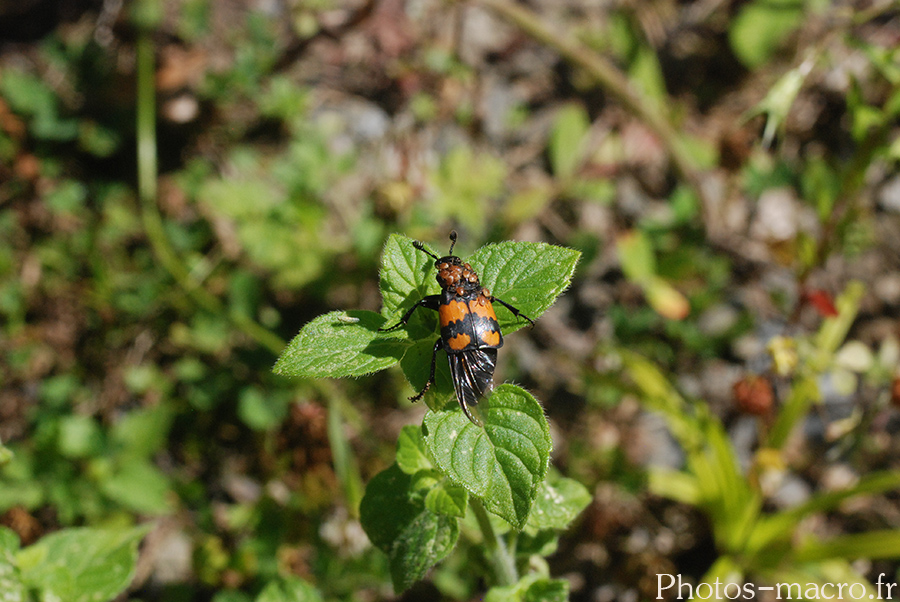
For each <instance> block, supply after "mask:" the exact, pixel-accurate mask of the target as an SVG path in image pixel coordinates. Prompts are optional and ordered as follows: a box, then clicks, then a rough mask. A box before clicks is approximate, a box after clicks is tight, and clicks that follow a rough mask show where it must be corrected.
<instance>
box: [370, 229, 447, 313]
mask: <svg viewBox="0 0 900 602" xmlns="http://www.w3.org/2000/svg"><path fill="white" fill-rule="evenodd" d="M412 243H413V241H412V239H410V238H406V237H405V236H400V235H399V234H391V235H390V236H389V237H388V239H387V242H386V243H385V245H384V252H383V253H382V255H381V280H380V286H381V296H382V299H383V300H384V301H383V302H384V305H383V308H382V310H381V315H383V316H384V317H386V318H388V319H389V320H390V324H389V325H393V324H395V323H396V321H397V320H398V319H399V318H400V317H401V316H402V315H403V313H404V312H406V311H407V310H408V309H409V308H410V307H412V305H413V304H414V303H415V302H416V301H419V300H420V299H421V298H422V297H425V296H427V295H433V294H435V293H437V292H438V291H439V290H440V289H439V287H438V285H437V282H436V281H435V279H434V274H435V272H434V260H433V259H432V258H431V257H429V256H428V255H427V254H426V253H423V252H422V251H420V250H418V249H417V248H415V247H414V246H413V244H412ZM448 244H449V240H448ZM426 248H428V249H429V250H430V251H431V252H432V253H434V254H435V255H437V256H438V257H442V256H443V255H444V253H442V252H435V250H434V249H432V248H431V247H430V246H426ZM426 311H427V310H426Z"/></svg>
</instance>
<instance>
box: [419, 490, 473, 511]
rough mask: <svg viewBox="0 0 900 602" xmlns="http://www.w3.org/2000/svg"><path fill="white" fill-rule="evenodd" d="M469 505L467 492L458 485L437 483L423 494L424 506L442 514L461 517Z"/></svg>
mask: <svg viewBox="0 0 900 602" xmlns="http://www.w3.org/2000/svg"><path fill="white" fill-rule="evenodd" d="M468 505H469V494H468V492H466V490H465V489H464V488H462V487H460V486H459V485H455V484H453V483H450V482H446V481H445V482H443V483H438V484H437V485H435V486H434V487H433V488H432V489H431V490H430V491H429V492H428V494H427V495H426V496H425V507H426V508H428V509H429V510H431V511H432V512H434V513H435V514H441V515H444V516H454V517H456V518H463V517H465V515H466V508H467V507H468Z"/></svg>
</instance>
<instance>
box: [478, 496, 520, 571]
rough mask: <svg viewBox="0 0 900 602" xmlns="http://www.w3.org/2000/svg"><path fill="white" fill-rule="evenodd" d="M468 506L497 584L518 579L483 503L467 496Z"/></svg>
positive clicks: (508, 554) (513, 563) (511, 561)
mask: <svg viewBox="0 0 900 602" xmlns="http://www.w3.org/2000/svg"><path fill="white" fill-rule="evenodd" d="M469 506H470V507H471V508H472V512H474V513H475V519H476V520H477V521H478V526H479V527H480V528H481V535H482V537H484V547H485V548H486V549H487V553H488V556H489V558H490V561H491V564H492V565H493V568H494V577H495V578H496V579H497V585H513V584H515V583H516V582H518V580H519V574H518V571H516V561H515V558H513V556H512V554H510V553H509V550H508V549H507V548H506V544H505V543H504V542H503V540H502V539H501V538H499V537H497V533H496V532H494V527H493V525H491V518H490V517H489V516H488V513H487V510H485V509H484V505H483V504H482V503H481V500H479V499H478V498H476V497H470V498H469Z"/></svg>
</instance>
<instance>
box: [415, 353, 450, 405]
mask: <svg viewBox="0 0 900 602" xmlns="http://www.w3.org/2000/svg"><path fill="white" fill-rule="evenodd" d="M441 347H443V342H442V341H441V339H438V340H436V341H435V342H434V349H432V350H431V372H430V373H429V374H428V381H427V382H426V383H425V387H424V388H423V389H422V390H421V391H419V392H418V393H416V394H415V395H413V396H412V397H410V398H409V400H410V401H419V400H420V399H422V396H423V395H425V392H426V391H428V389H429V388H430V387H431V385H432V384H434V367H435V361H436V360H437V352H438V350H439V349H440V348H441Z"/></svg>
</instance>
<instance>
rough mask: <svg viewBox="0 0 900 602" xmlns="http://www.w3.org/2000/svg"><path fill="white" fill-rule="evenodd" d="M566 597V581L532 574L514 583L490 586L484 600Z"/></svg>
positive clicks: (560, 600) (546, 601) (558, 600)
mask: <svg viewBox="0 0 900 602" xmlns="http://www.w3.org/2000/svg"><path fill="white" fill-rule="evenodd" d="M568 599H569V583H568V581H565V580H563V579H548V578H547V577H541V576H539V575H535V574H532V575H526V576H524V577H522V579H520V580H519V582H518V583H516V584H515V585H507V586H504V587H492V588H491V589H490V591H489V592H488V593H487V595H486V596H485V597H484V602H566V601H567V600H568Z"/></svg>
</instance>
